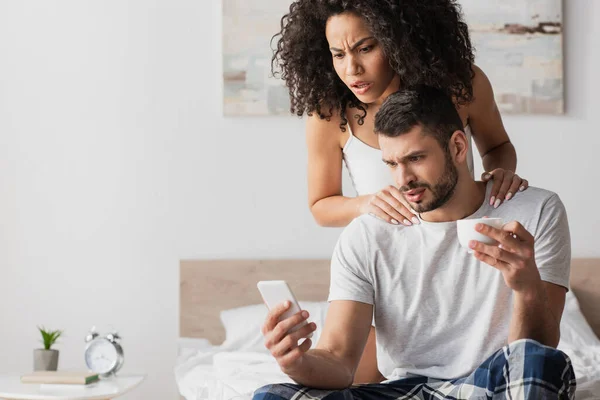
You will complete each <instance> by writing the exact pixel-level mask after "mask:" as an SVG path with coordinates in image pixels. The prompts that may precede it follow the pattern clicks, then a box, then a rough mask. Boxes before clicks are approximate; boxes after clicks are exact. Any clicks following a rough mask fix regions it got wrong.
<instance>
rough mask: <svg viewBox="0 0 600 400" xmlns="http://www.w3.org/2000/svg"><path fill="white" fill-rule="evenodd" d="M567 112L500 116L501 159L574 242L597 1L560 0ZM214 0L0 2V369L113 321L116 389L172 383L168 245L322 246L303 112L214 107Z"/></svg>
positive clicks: (68, 350) (590, 124)
mask: <svg viewBox="0 0 600 400" xmlns="http://www.w3.org/2000/svg"><path fill="white" fill-rule="evenodd" d="M565 3H568V4H567V6H566V12H565V19H566V21H565V22H566V33H565V53H566V59H567V63H566V87H567V108H568V114H567V115H566V116H560V117H533V116H521V117H510V118H508V117H507V118H505V123H506V125H507V128H508V130H509V132H510V134H511V137H512V140H513V141H514V143H515V145H516V147H517V149H518V153H519V156H520V160H519V172H520V173H521V174H522V175H523V176H525V177H527V178H528V179H529V180H530V182H531V183H532V184H534V185H537V186H542V187H546V188H549V189H551V190H554V191H557V192H558V193H559V194H560V195H561V197H562V199H563V201H564V202H565V204H566V206H567V209H568V213H569V217H570V221H571V228H572V237H573V250H574V255H575V256H600V246H598V245H597V244H598V240H597V239H596V238H597V229H594V226H595V225H598V224H599V223H600V217H598V215H597V213H594V212H592V211H595V209H594V208H593V207H594V206H595V205H596V201H597V199H598V198H599V197H600V189H598V187H597V184H598V182H599V179H598V178H599V177H600V176H599V175H600V174H599V172H598V163H597V160H598V157H599V155H598V154H599V151H598V148H599V145H600V132H599V130H598V128H597V123H596V121H595V120H594V117H596V115H597V114H598V109H599V108H600V99H599V98H598V91H599V90H600V78H599V75H598V72H597V71H600V48H599V47H598V46H597V45H594V44H593V40H592V38H593V37H597V36H598V35H600V28H598V25H597V24H595V23H594V22H595V21H597V20H598V19H599V18H600V3H599V2H598V1H593V0H568V1H565ZM219 21H220V8H219V4H218V2H217V1H213V0H210V1H207V0H202V1H192V0H169V1H167V0H152V1H151V0H131V1H127V2H125V1H122V0H109V1H94V2H92V1H81V0H63V1H51V2H50V1H45V0H29V1H26V0H23V1H8V0H1V1H0V307H1V308H0V309H1V313H0V317H1V319H0V325H1V326H2V328H1V329H0V373H2V372H4V373H10V372H13V373H18V372H23V371H27V370H28V369H30V368H31V364H32V354H31V353H32V349H33V348H35V347H37V346H38V345H39V343H38V333H37V332H36V328H35V327H36V325H37V324H45V325H47V326H49V327H51V328H61V329H65V331H66V333H65V337H64V338H63V339H62V340H61V343H60V344H59V346H58V347H57V348H58V349H60V350H61V364H60V365H61V367H82V366H83V361H82V360H83V358H82V352H83V347H84V343H83V337H84V336H85V334H86V331H87V329H88V328H89V327H90V326H91V325H93V324H96V325H98V326H99V327H100V328H106V327H108V326H109V325H112V326H114V327H115V328H117V329H119V330H120V332H121V334H122V335H123V337H124V342H123V343H124V347H125V351H126V363H125V367H124V372H137V371H141V372H146V373H148V380H147V381H146V382H145V383H144V385H143V386H142V387H140V388H139V389H138V390H137V391H136V392H134V393H133V394H131V395H129V396H127V397H126V398H127V399H134V398H135V399H137V398H139V399H141V398H144V399H149V398H151V399H174V398H175V397H176V387H175V383H174V380H173V374H172V366H173V361H174V358H175V354H176V338H177V335H178V261H179V259H181V258H193V257H198V258H200V257H202V258H212V257H217V258H224V257H232V258H243V257H263V258H276V257H282V258H296V257H306V258H310V257H328V255H329V253H330V249H331V248H332V246H333V244H334V242H335V239H336V235H337V234H338V232H339V231H338V230H334V229H322V228H319V227H317V226H316V225H315V224H314V223H313V221H312V220H311V217H310V215H309V213H308V210H307V207H306V200H305V198H306V189H305V186H306V185H305V183H306V182H305V167H306V161H305V149H304V136H303V121H301V120H298V119H297V118H294V117H289V118H253V119H250V118H247V119H233V118H231V119H224V118H222V117H221V116H220V115H221V107H220V101H221V84H220V63H221V61H220V22H219Z"/></svg>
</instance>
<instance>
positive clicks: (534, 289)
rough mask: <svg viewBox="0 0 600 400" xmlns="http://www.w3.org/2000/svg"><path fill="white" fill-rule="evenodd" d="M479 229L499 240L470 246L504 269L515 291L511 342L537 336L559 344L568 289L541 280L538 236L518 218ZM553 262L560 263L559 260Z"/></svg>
mask: <svg viewBox="0 0 600 400" xmlns="http://www.w3.org/2000/svg"><path fill="white" fill-rule="evenodd" d="M475 229H476V230H478V231H479V232H481V233H483V234H484V235H486V236H489V237H490V238H492V239H494V240H496V241H497V242H498V243H499V245H487V244H483V243H481V242H478V241H472V242H471V243H470V247H471V248H472V249H473V250H475V252H474V255H475V257H476V258H477V259H479V260H481V261H483V262H485V263H486V264H488V265H491V266H492V267H494V268H496V269H498V270H499V271H500V272H502V275H503V276H504V281H505V282H506V285H507V286H508V287H510V288H511V289H512V290H513V293H514V301H513V315H512V318H511V322H510V328H509V337H508V342H509V343H510V342H513V341H515V340H518V339H534V340H537V341H538V342H540V343H542V344H545V345H547V346H552V347H556V346H557V345H558V342H559V340H560V319H561V317H562V311H563V308H564V304H565V293H566V289H565V288H564V287H561V286H559V285H555V284H553V283H550V282H546V281H543V280H542V279H541V276H540V271H539V269H538V266H537V264H536V257H535V251H534V243H535V241H536V239H535V238H534V237H533V236H532V235H531V234H530V233H529V232H528V231H527V230H526V229H525V228H524V227H523V226H522V225H521V224H519V223H518V222H515V221H513V222H510V223H508V224H506V225H504V226H503V227H502V229H496V228H493V227H491V226H488V225H484V224H477V226H476V227H475ZM538 250H540V252H545V251H546V250H547V249H545V248H539V249H538ZM568 254H570V252H568ZM553 261H554V262H556V263H558V261H559V260H553ZM561 262H562V261H561ZM558 265H560V264H558Z"/></svg>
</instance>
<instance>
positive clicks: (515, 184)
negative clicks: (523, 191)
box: [504, 174, 523, 201]
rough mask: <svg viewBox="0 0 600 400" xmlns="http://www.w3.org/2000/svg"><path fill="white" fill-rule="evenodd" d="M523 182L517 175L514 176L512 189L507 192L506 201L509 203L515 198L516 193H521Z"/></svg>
mask: <svg viewBox="0 0 600 400" xmlns="http://www.w3.org/2000/svg"><path fill="white" fill-rule="evenodd" d="M522 182H523V180H522V179H521V177H520V176H519V175H517V174H515V175H514V176H513V180H512V183H511V185H510V187H509V188H508V192H506V196H505V198H504V200H506V201H508V200H510V199H512V198H513V196H514V195H515V193H517V192H518V191H519V188H520V187H521V185H522Z"/></svg>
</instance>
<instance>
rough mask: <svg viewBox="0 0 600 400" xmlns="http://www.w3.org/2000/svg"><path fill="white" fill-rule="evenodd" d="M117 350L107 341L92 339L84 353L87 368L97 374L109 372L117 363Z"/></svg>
mask: <svg viewBox="0 0 600 400" xmlns="http://www.w3.org/2000/svg"><path fill="white" fill-rule="evenodd" d="M118 358H119V356H118V354H117V349H115V346H113V344H112V343H111V342H110V341H108V340H107V339H94V340H93V341H92V342H91V343H90V345H89V347H88V348H87V350H86V352H85V363H86V364H87V366H88V368H89V369H91V370H92V371H94V372H97V373H99V374H106V373H108V372H110V371H111V370H112V369H113V368H114V367H115V365H116V364H117V361H118Z"/></svg>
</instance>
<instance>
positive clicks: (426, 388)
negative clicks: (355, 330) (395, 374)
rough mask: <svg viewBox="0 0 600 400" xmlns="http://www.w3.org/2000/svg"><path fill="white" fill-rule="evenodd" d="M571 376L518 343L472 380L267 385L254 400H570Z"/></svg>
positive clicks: (529, 344) (561, 361) (563, 362)
mask: <svg viewBox="0 0 600 400" xmlns="http://www.w3.org/2000/svg"><path fill="white" fill-rule="evenodd" d="M575 387H576V382H575V372H574V371H573V367H572V365H571V360H570V359H569V357H568V356H567V355H566V354H565V353H563V352H562V351H560V350H557V349H554V348H552V347H548V346H544V345H542V344H540V343H538V342H536V341H535V340H530V339H522V340H517V341H515V342H513V343H511V344H509V345H507V346H504V347H503V348H502V349H500V350H498V351H497V352H496V353H494V354H493V355H492V356H491V357H489V358H488V359H487V360H486V361H485V362H484V363H483V364H481V365H480V366H479V367H478V368H477V369H476V370H475V371H474V372H473V373H471V375H469V376H467V377H464V378H460V379H453V380H439V379H431V378H426V377H411V378H406V379H400V380H396V381H389V382H386V383H380V384H364V385H354V386H351V387H349V388H347V389H344V390H321V389H310V388H307V387H303V386H300V385H294V384H288V383H284V384H277V385H267V386H263V387H262V388H260V389H257V390H256V391H255V392H254V397H253V400H282V399H286V400H316V399H326V400H350V399H361V400H375V399H386V400H403V399H414V400H417V399H419V400H437V399H452V400H463V399H506V400H524V399H532V400H533V399H535V400H544V399H553V400H556V399H574V398H575Z"/></svg>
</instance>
